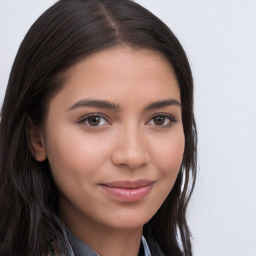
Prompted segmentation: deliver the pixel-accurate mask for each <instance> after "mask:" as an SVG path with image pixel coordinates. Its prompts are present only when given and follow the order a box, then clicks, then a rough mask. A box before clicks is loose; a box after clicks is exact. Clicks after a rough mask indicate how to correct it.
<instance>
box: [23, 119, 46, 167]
mask: <svg viewBox="0 0 256 256" xmlns="http://www.w3.org/2000/svg"><path fill="white" fill-rule="evenodd" d="M27 143H28V146H29V148H30V151H31V154H32V155H33V157H34V158H35V159H36V160H37V161H38V162H43V161H45V160H46V158H47V155H46V150H45V143H44V140H43V135H42V131H41V129H39V128H38V127H37V126H36V125H35V124H34V123H33V121H32V120H31V118H30V117H29V116H27Z"/></svg>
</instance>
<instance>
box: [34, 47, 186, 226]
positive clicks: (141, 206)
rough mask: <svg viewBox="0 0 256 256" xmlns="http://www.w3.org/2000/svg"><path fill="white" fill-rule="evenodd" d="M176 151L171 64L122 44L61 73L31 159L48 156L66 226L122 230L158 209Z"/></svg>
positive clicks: (179, 146) (177, 109) (179, 134)
mask: <svg viewBox="0 0 256 256" xmlns="http://www.w3.org/2000/svg"><path fill="white" fill-rule="evenodd" d="M39 151H40V150H39ZM183 151H184V133H183V126H182V119H181V106H180V91H179V86H178V82H177V80H176V77H175V74H174V71H173V69H172V67H171V65H170V64H169V62H168V61H167V60H166V59H165V58H164V57H163V56H162V55H161V54H159V53H157V52H154V51H151V50H146V49H132V48H129V47H126V48H112V49H107V50H103V51H101V52H98V53H95V54H93V55H91V56H90V57H88V58H86V59H85V60H83V61H81V62H80V63H78V64H77V65H76V66H74V67H73V68H72V69H71V70H70V71H69V72H68V78H67V80H66V82H65V84H64V86H63V88H62V90H61V91H60V92H59V93H58V94H57V95H56V96H55V97H54V98H53V99H52V100H51V102H50V104H49V112H48V116H47V120H46V124H45V129H44V136H43V139H42V149H41V158H40V157H38V160H43V159H42V154H45V158H46V157H47V158H48V161H49V164H50V168H51V171H52V175H53V178H54V180H55V183H56V185H57V187H58V189H59V191H60V215H61V216H62V218H63V219H64V220H65V222H66V223H68V225H69V226H70V225H71V226H72V225H75V223H76V222H77V223H86V224H87V225H88V226H92V227H93V226H96V225H103V226H105V227H109V228H112V229H120V228H123V229H125V228H136V227H142V226H143V224H145V223H146V222H147V221H149V220H150V218H152V216H153V215H154V214H155V213H156V212H157V210H158V209H159V207H160V206H161V204H162V203H163V201H164V200H165V198H166V197H167V195H168V194H169V192H170V191H171V189H172V187H173V185H174V182H175V180H176V177H177V174H178V172H179V169H180V165H181V161H182V156H183ZM36 156H37V155H36Z"/></svg>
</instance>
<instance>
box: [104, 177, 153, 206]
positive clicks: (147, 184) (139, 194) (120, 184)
mask: <svg viewBox="0 0 256 256" xmlns="http://www.w3.org/2000/svg"><path fill="white" fill-rule="evenodd" d="M154 183H155V181H152V180H146V179H141V180H136V181H129V180H123V181H113V182H108V183H104V184H100V185H99V186H100V187H101V188H102V189H103V190H104V191H105V192H107V193H108V194H109V195H110V196H112V197H114V198H116V199H118V200H121V201H126V202H135V201H140V200H142V199H143V198H144V197H145V196H146V195H147V194H148V193H149V192H150V191H151V189H152V187H153V185H154Z"/></svg>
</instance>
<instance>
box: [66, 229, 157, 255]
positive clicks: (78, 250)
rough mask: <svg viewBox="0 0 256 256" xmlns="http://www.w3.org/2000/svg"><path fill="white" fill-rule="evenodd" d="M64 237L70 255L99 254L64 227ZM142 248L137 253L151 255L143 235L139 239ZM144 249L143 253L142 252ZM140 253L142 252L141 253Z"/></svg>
mask: <svg viewBox="0 0 256 256" xmlns="http://www.w3.org/2000/svg"><path fill="white" fill-rule="evenodd" d="M65 233H66V237H67V242H68V248H69V251H70V256H100V255H99V254H97V253H96V252H95V251H94V250H93V249H92V248H91V247H89V246H88V245H87V244H85V243H84V242H82V241H81V240H80V239H78V238H77V237H76V236H75V235H74V234H73V233H72V232H71V231H70V230H68V229H67V228H66V231H65ZM141 244H142V248H141V249H140V253H139V255H143V256H152V255H151V253H150V250H149V247H148V244H147V241H146V239H145V237H144V236H142V239H141ZM143 251H144V254H143ZM141 253H142V254H141Z"/></svg>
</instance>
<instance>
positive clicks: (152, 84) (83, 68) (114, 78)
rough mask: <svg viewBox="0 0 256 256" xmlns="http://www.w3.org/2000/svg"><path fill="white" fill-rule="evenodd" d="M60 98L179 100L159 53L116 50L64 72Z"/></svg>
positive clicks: (169, 70)
mask: <svg viewBox="0 0 256 256" xmlns="http://www.w3.org/2000/svg"><path fill="white" fill-rule="evenodd" d="M60 96H63V97H64V98H66V101H67V102H70V101H77V100H79V99H81V98H84V97H86V98H93V99H94V98H95V97H96V98H98V99H107V100H108V99H109V100H111V101H121V99H122V98H123V97H124V99H126V101H127V102H128V103H129V99H130V101H131V99H132V101H135V100H136V99H138V100H139V101H142V100H147V101H155V100H156V99H157V98H159V97H160V98H164V97H165V98H175V99H177V100H179V98H180V91H179V86H178V82H177V79H176V76H175V73H174V71H173V68H172V66H171V64H170V62H169V61H168V60H167V59H166V58H165V57H164V56H163V55H162V54H161V53H159V52H156V51H153V50H149V49H134V48H131V47H116V48H110V49H105V50H102V51H100V52H97V53H94V54H92V55H90V56H89V57H87V58H85V59H84V60H82V61H80V62H79V63H78V64H76V65H74V66H73V67H72V68H71V69H70V70H69V71H68V72H67V79H66V81H65V83H64V86H63V88H62V90H61V91H60V92H59V93H58V95H57V97H60ZM130 103H131V102H130Z"/></svg>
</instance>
